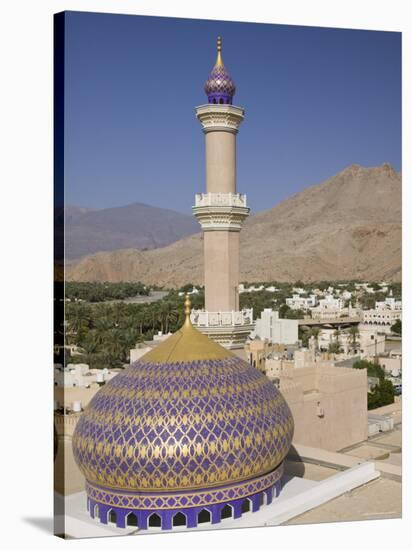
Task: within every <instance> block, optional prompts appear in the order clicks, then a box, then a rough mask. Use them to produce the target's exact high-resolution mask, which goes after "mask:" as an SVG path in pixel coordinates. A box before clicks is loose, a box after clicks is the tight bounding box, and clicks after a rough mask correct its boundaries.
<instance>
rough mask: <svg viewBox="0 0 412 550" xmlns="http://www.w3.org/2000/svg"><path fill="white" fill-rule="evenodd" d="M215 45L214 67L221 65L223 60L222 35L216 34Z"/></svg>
mask: <svg viewBox="0 0 412 550" xmlns="http://www.w3.org/2000/svg"><path fill="white" fill-rule="evenodd" d="M216 47H217V58H216V63H215V67H223V60H222V37H221V36H218V37H217V41H216Z"/></svg>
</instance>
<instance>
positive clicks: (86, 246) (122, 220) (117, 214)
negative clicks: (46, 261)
mask: <svg viewBox="0 0 412 550" xmlns="http://www.w3.org/2000/svg"><path fill="white" fill-rule="evenodd" d="M64 214H65V224H66V225H65V230H66V240H65V244H66V258H67V259H69V260H70V259H75V258H80V257H82V256H87V255H90V254H94V253H95V252H101V251H112V250H118V249H122V248H136V249H139V250H143V249H152V248H158V247H163V246H166V245H168V244H170V243H172V242H174V241H177V240H179V239H182V238H183V237H186V236H187V235H191V234H192V233H196V232H197V231H199V225H198V223H197V222H196V220H195V219H194V218H193V217H191V216H187V215H185V214H180V213H179V212H174V211H172V210H167V209H164V208H155V207H153V206H148V205H146V204H141V203H136V204H130V205H127V206H121V207H118V208H105V209H103V210H90V209H85V208H79V207H75V206H69V207H66V209H65V213H64ZM62 215H63V214H62V212H61V211H60V210H59V211H56V218H57V220H60V219H61V218H62Z"/></svg>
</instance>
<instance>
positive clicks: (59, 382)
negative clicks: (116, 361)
mask: <svg viewBox="0 0 412 550" xmlns="http://www.w3.org/2000/svg"><path fill="white" fill-rule="evenodd" d="M117 373H118V371H111V370H109V369H106V368H105V369H89V365H86V364H85V363H69V364H68V365H67V366H66V368H65V369H64V368H55V369H54V384H55V386H58V387H62V388H63V387H64V388H88V387H90V386H91V385H92V384H94V383H96V382H97V383H103V382H107V381H108V380H110V379H111V378H113V377H114V376H116V374H117Z"/></svg>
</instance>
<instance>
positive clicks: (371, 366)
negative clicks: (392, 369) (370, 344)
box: [352, 359, 385, 380]
mask: <svg viewBox="0 0 412 550" xmlns="http://www.w3.org/2000/svg"><path fill="white" fill-rule="evenodd" d="M352 367H353V368H354V369H367V371H368V376H370V377H374V378H379V380H383V379H384V378H385V371H384V369H383V368H382V367H381V366H380V365H379V364H377V363H372V362H371V361H367V360H366V359H358V360H357V361H355V362H354V363H353V365H352Z"/></svg>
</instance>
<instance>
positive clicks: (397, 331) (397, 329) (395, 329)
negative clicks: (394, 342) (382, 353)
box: [391, 319, 402, 336]
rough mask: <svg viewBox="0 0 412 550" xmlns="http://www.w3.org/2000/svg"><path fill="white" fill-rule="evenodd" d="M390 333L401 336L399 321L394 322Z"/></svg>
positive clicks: (400, 322) (400, 323)
mask: <svg viewBox="0 0 412 550" xmlns="http://www.w3.org/2000/svg"><path fill="white" fill-rule="evenodd" d="M391 331H392V332H394V333H395V334H399V336H402V321H401V320H400V319H398V320H397V321H395V323H394V324H393V325H392V326H391Z"/></svg>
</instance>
